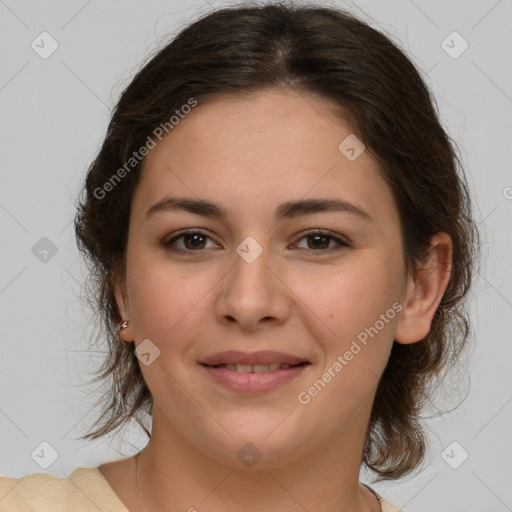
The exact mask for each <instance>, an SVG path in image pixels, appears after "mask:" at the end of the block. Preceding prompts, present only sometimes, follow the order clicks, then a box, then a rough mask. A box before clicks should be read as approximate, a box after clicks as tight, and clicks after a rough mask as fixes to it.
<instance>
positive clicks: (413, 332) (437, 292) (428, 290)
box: [394, 232, 453, 344]
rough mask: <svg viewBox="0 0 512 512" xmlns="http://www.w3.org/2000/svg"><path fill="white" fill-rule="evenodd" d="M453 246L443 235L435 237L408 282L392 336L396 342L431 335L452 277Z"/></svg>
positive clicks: (445, 234) (438, 234)
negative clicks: (427, 252) (432, 325)
mask: <svg viewBox="0 0 512 512" xmlns="http://www.w3.org/2000/svg"><path fill="white" fill-rule="evenodd" d="M452 253H453V244H452V239H451V237H450V236H449V235H448V234H447V233H444V232H442V233H441V232H440V233H436V234H435V235H434V236H433V237H432V239H431V243H430V253H429V256H428V259H427V261H426V262H425V263H423V264H420V267H419V268H418V270H417V272H416V274H415V275H413V276H410V277H409V279H408V282H407V290H406V293H405V301H404V303H403V310H402V313H401V315H400V319H399V321H398V326H397V330H396V332H395V338H394V339H395V341H396V342H398V343H403V344H409V343H415V342H417V341H420V340H422V339H423V338H425V336H427V334H428V333H429V331H430V326H431V324H432V319H433V318H434V314H435V312H436V310H437V307H438V306H439V303H440V302H441V299H442V298H443V295H444V292H445V290H446V287H447V286H448V283H449V281H450V276H451V267H452Z"/></svg>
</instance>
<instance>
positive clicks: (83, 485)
mask: <svg viewBox="0 0 512 512" xmlns="http://www.w3.org/2000/svg"><path fill="white" fill-rule="evenodd" d="M366 487H367V488H368V489H369V490H370V491H372V492H373V493H374V494H375V495H376V496H377V498H378V499H379V501H380V504H381V507H382V512H402V511H401V510H400V509H398V508H396V507H394V506H393V505H391V503H388V502H387V501H386V500H385V499H384V498H382V497H381V496H379V495H378V494H377V493H376V492H375V491H373V490H372V489H371V488H370V487H368V486H366ZM99 511H101V512H129V510H128V509H127V508H126V506H125V505H124V504H123V502H122V501H121V500H120V499H119V496H117V494H116V493H115V492H114V490H113V489H112V487H110V485H109V483H108V482H107V480H106V479H105V477H104V476H103V475H102V474H101V472H100V470H99V469H98V468H97V467H93V468H77V469H75V470H74V471H73V472H72V473H71V475H69V477H68V478H58V477H55V476H53V475H47V474H46V473H32V474H30V475H27V476H25V477H23V478H9V477H0V512H99Z"/></svg>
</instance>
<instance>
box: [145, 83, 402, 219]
mask: <svg viewBox="0 0 512 512" xmlns="http://www.w3.org/2000/svg"><path fill="white" fill-rule="evenodd" d="M339 112H340V109H338V110H336V106H335V105H334V104H333V103H330V102H329V101H327V100H323V99H322V98H319V97H318V96H316V95H313V94H308V93H304V92H300V93H298V92H296V91H290V90H270V91H263V92H258V93H252V94H250V95H243V96H242V95H230V96H228V95H224V96H221V97H218V98H215V99H211V100H209V101H208V102H205V103H203V104H201V102H199V103H198V106H196V107H195V108H194V109H193V110H192V111H191V112H190V113H189V114H188V115H186V116H185V117H184V119H182V120H180V122H179V124H178V125H176V126H175V127H174V128H173V130H172V131H171V133H170V134H169V135H167V136H166V137H165V138H164V139H163V140H162V141H161V142H159V143H158V144H157V145H156V147H155V148H154V149H153V150H151V151H150V153H149V154H148V156H147V157H146V160H145V165H144V170H143V172H142V179H141V181H140V184H139V187H138V191H137V192H136V196H137V202H139V203H144V204H145V205H148V204H149V203H151V204H153V203H155V202H157V201H158V200H160V199H161V198H162V197H163V196H164V195H165V194H169V195H180V194H181V195H186V196H188V197H190V196H191V195H195V196H197V197H201V198H204V199H206V198H209V199H211V200H214V201H215V202H219V201H220V202H224V201H223V199H224V200H225V203H226V206H227V208H229V207H230V206H236V207H239V208H242V207H243V206H245V207H246V208H248V209H250V208H258V207H260V208H261V207H262V206H263V205H264V204H268V203H269V202H271V199H272V198H273V199H275V202H276V203H278V202H279V203H280V202H283V201H286V200H289V199H290V198H294V199H299V198H307V197H316V196H322V197H340V196H342V197H344V198H346V199H349V198H350V199H351V200H352V201H353V202H356V203H358V204H361V205H362V204H366V206H367V207H368V209H369V210H372V209H373V210H374V211H376V210H378V209H379V208H382V207H384V206H385V203H386V201H387V202H391V205H390V204H388V205H387V206H388V208H389V207H391V208H392V207H393V204H392V203H393V201H392V198H391V192H390V190H389V188H388V185H387V184H386V182H385V181H384V180H383V178H382V176H381V175H380V172H379V170H378V165H377V164H376V162H375V161H374V159H373V158H372V156H371V155H370V154H369V152H368V151H362V153H361V154H360V155H359V156H358V157H357V158H356V159H355V160H351V159H349V158H347V154H346V153H344V152H343V151H342V150H343V149H345V148H346V146H347V144H349V145H350V144H352V145H354V144H353V143H354V142H355V143H356V144H357V140H358V138H355V137H357V135H356V134H355V133H354V132H355V130H354V128H353V127H352V126H351V125H350V124H349V122H348V121H347V120H345V119H343V118H341V117H340V115H339ZM347 140H348V142H347V143H346V144H344V145H343V142H344V141H347ZM340 144H342V150H340ZM355 149H356V150H357V151H358V152H359V151H360V149H361V147H356V148H355ZM349 156H350V154H349ZM219 195H222V196H223V197H219ZM241 198H243V204H242V203H241V201H240V199H241ZM254 211H257V210H254Z"/></svg>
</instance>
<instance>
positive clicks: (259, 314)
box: [0, 4, 477, 512]
mask: <svg viewBox="0 0 512 512" xmlns="http://www.w3.org/2000/svg"><path fill="white" fill-rule="evenodd" d="M457 164H458V161H457V158H456V155H455V152H454V149H453V147H452V145H451V143H450V140H449V137H448V136H447V134H446V133H445V132H444V131H443V129H442V127H441V125H440V123H439V120H438V117H437V115H436V113H435V111H434V108H433V105H432V100H431V97H430V95H429V92H428V90H427V88H426V87H425V84H424V83H423V81H422V79H421V77H420V75H419V73H418V71H417V70H416V69H415V67H414V66H413V64H412V63H411V62H410V61H409V60H408V58H407V57H406V56H405V55H404V54H403V52H402V51H401V50H400V49H398V48H397V47H396V46H395V45H394V44H393V43H392V42H391V41H390V40H389V39H388V38H387V37H386V36H384V35H383V34H381V33H380V32H378V31H376V30H374V29H372V28H370V27H369V26H368V25H367V24H365V23H364V22H362V21H360V20H358V19H356V18H354V17H353V16H352V15H349V14H347V13H344V12H342V11H338V10H335V9H332V8H322V7H293V6H288V7H287V6H285V5H274V4H267V5H263V6H260V7H237V8H227V9H221V10H217V11H215V12H212V13H210V14H208V15H206V16H204V17H203V18H201V19H200V20H198V21H196V22H195V23H193V24H192V25H190V26H189V27H188V28H186V29H185V30H183V31H182V32H181V33H180V34H179V35H178V36H177V37H176V38H175V39H174V40H173V41H172V42H171V43H169V44H168V45H167V46H165V47H164V48H163V49H162V50H161V51H159V53H158V54H157V55H156V56H154V57H153V58H152V59H151V60H150V61H149V62H148V63H147V64H146V65H145V66H144V67H143V69H142V70H141V71H140V72H139V73H138V74H137V75H136V76H135V78H134V79H133V81H132V82H131V84H130V85H129V86H128V88H127V89H126V90H125V91H124V93H123V94H122V97H121V99H120V101H119V103H118V105H117V107H116V110H115V112H114V114H113V117H112V120H111V123H110V125H109V129H108V133H107V136H106V138H105V141H104V143H103V146H102V148H101V150H100V152H99V154H98V156H97V158H96V159H95V161H94V162H93V164H92V165H91V167H90V169H89V172H88V175H87V178H86V181H85V186H84V194H83V197H82V198H81V201H80V203H79V205H78V213H77V217H76V223H75V227H76V234H77V239H78V244H79V247H80V249H81V250H82V251H83V253H84V254H85V256H86V257H87V258H88V260H89V262H90V264H91V270H92V272H91V278H92V279H93V283H94V284H95V286H96V290H97V296H96V299H97V303H98V306H99V310H100V311H101V312H102V314H103V320H104V325H105V330H106V334H107V336H108V338H109V343H110V345H109V346H110V354H109V357H108V359H107V360H106V361H105V365H104V367H103V368H102V370H103V373H102V375H100V378H107V377H108V378H109V379H112V384H111V388H110V389H109V390H108V391H107V394H106V395H105V402H104V411H103V414H102V416H101V417H100V418H99V419H98V422H97V425H99V424H100V423H101V426H100V427H98V428H97V429H96V430H95V431H94V432H91V433H89V434H88V435H87V436H85V438H89V439H94V438H97V437H100V436H102V435H105V434H107V433H110V432H113V431H114V430H115V429H118V428H120V427H121V426H122V425H124V424H125V423H126V422H127V421H128V420H129V419H130V418H135V419H136V420H137V421H138V422H139V423H140V424H141V425H142V426H143V427H144V429H145V430H146V432H147V433H148V436H150V440H149V442H148V444H147V446H146V447H145V448H144V449H143V450H142V451H140V452H139V453H138V454H136V455H135V456H134V457H129V458H125V459H122V460H117V461H112V462H109V463H106V464H102V465H100V466H99V467H98V468H78V469H76V470H75V471H74V472H73V473H72V474H71V475H70V478H69V479H56V478H54V477H52V476H49V475H43V474H35V475H30V476H28V477H25V478H24V479H5V478H4V479H2V483H1V485H2V488H1V494H0V496H4V497H3V499H2V500H1V501H0V504H3V505H4V506H7V509H8V510H23V508H22V505H21V504H22V503H29V504H30V506H32V507H33V510H37V511H43V510H52V511H55V510H62V511H64V510H97V509H100V510H105V511H106V510H109V511H110V510H112V511H114V510H116V511H126V510H130V512H150V511H173V512H174V511H178V510H188V511H194V510H198V511H202V510H208V511H220V510H222V511H228V512H229V511H231V510H240V509H242V510H244V511H248V512H252V511H267V510H285V511H290V512H291V511H299V510H301V511H303V510H308V511H313V510H332V511H335V510H336V511H337V510H340V511H341V510H351V511H357V512H377V511H381V510H382V511H388V512H390V511H397V510H398V508H396V507H394V506H393V505H391V504H390V503H389V502H388V501H386V500H385V499H384V498H383V497H381V496H379V495H378V494H377V493H376V492H375V491H374V490H373V489H372V488H371V487H369V486H366V485H365V484H361V483H360V482H359V472H360V469H361V467H362V466H365V467H367V468H369V469H371V470H373V471H374V472H375V473H376V474H377V476H378V477H379V479H397V478H399V477H402V476H404V475H406V474H408V473H411V472H412V471H413V470H415V469H417V468H418V467H419V466H420V464H421V462H422V461H423V458H424V454H425V446H426V442H425V437H424V432H423V430H422V425H421V421H420V417H419V414H420V412H421V405H422V404H423V403H424V400H425V398H426V397H428V396H429V394H428V393H429V389H430V388H429V385H430V384H431V381H432V378H433V377H436V376H438V375H439V374H440V372H441V371H442V370H443V369H444V368H447V367H448V366H449V364H453V363H454V362H456V360H457V356H458V355H459V353H460V351H461V350H462V348H463V347H464V344H465V341H466V338H467V334H468V325H469V324H468V319H467V315H466V313H465V309H464V307H463V305H464V302H463V300H464V299H465V297H466V295H467V291H468V289H469V287H470V283H471V275H472V270H473V262H474V254H475V251H476V244H477V242H476V240H477V231H476V229H475V226H474V224H473V221H472V219H471V207H470V199H469V195H468V192H467V186H466V183H465V177H464V174H463V173H462V172H461V170H460V169H459V167H458V165H457ZM144 412H147V413H149V414H150V415H151V431H149V430H148V429H147V428H146V424H145V421H144V416H143V414H144ZM31 510H32V509H31Z"/></svg>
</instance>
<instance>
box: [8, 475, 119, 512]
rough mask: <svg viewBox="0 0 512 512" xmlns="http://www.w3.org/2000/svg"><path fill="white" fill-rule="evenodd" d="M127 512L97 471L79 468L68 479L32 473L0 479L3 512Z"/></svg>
mask: <svg viewBox="0 0 512 512" xmlns="http://www.w3.org/2000/svg"><path fill="white" fill-rule="evenodd" d="M98 510H102V511H105V512H128V509H127V508H126V507H125V506H124V505H123V503H122V502H121V501H120V500H119V498H118V497H117V495H116V494H115V492H114V491H113V489H112V488H111V487H110V486H109V484H108V482H107V481H106V480H105V479H104V478H103V476H102V475H101V473H100V471H99V470H98V468H96V467H92V468H77V469H75V470H74V471H73V472H72V473H71V474H70V475H69V477H67V478H58V477H55V476H52V475H48V474H46V473H32V474H30V475H26V476H24V477H22V478H9V477H0V511H2V512H3V511H9V512H71V511H72V512H92V511H94V512H97V511H98Z"/></svg>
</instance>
